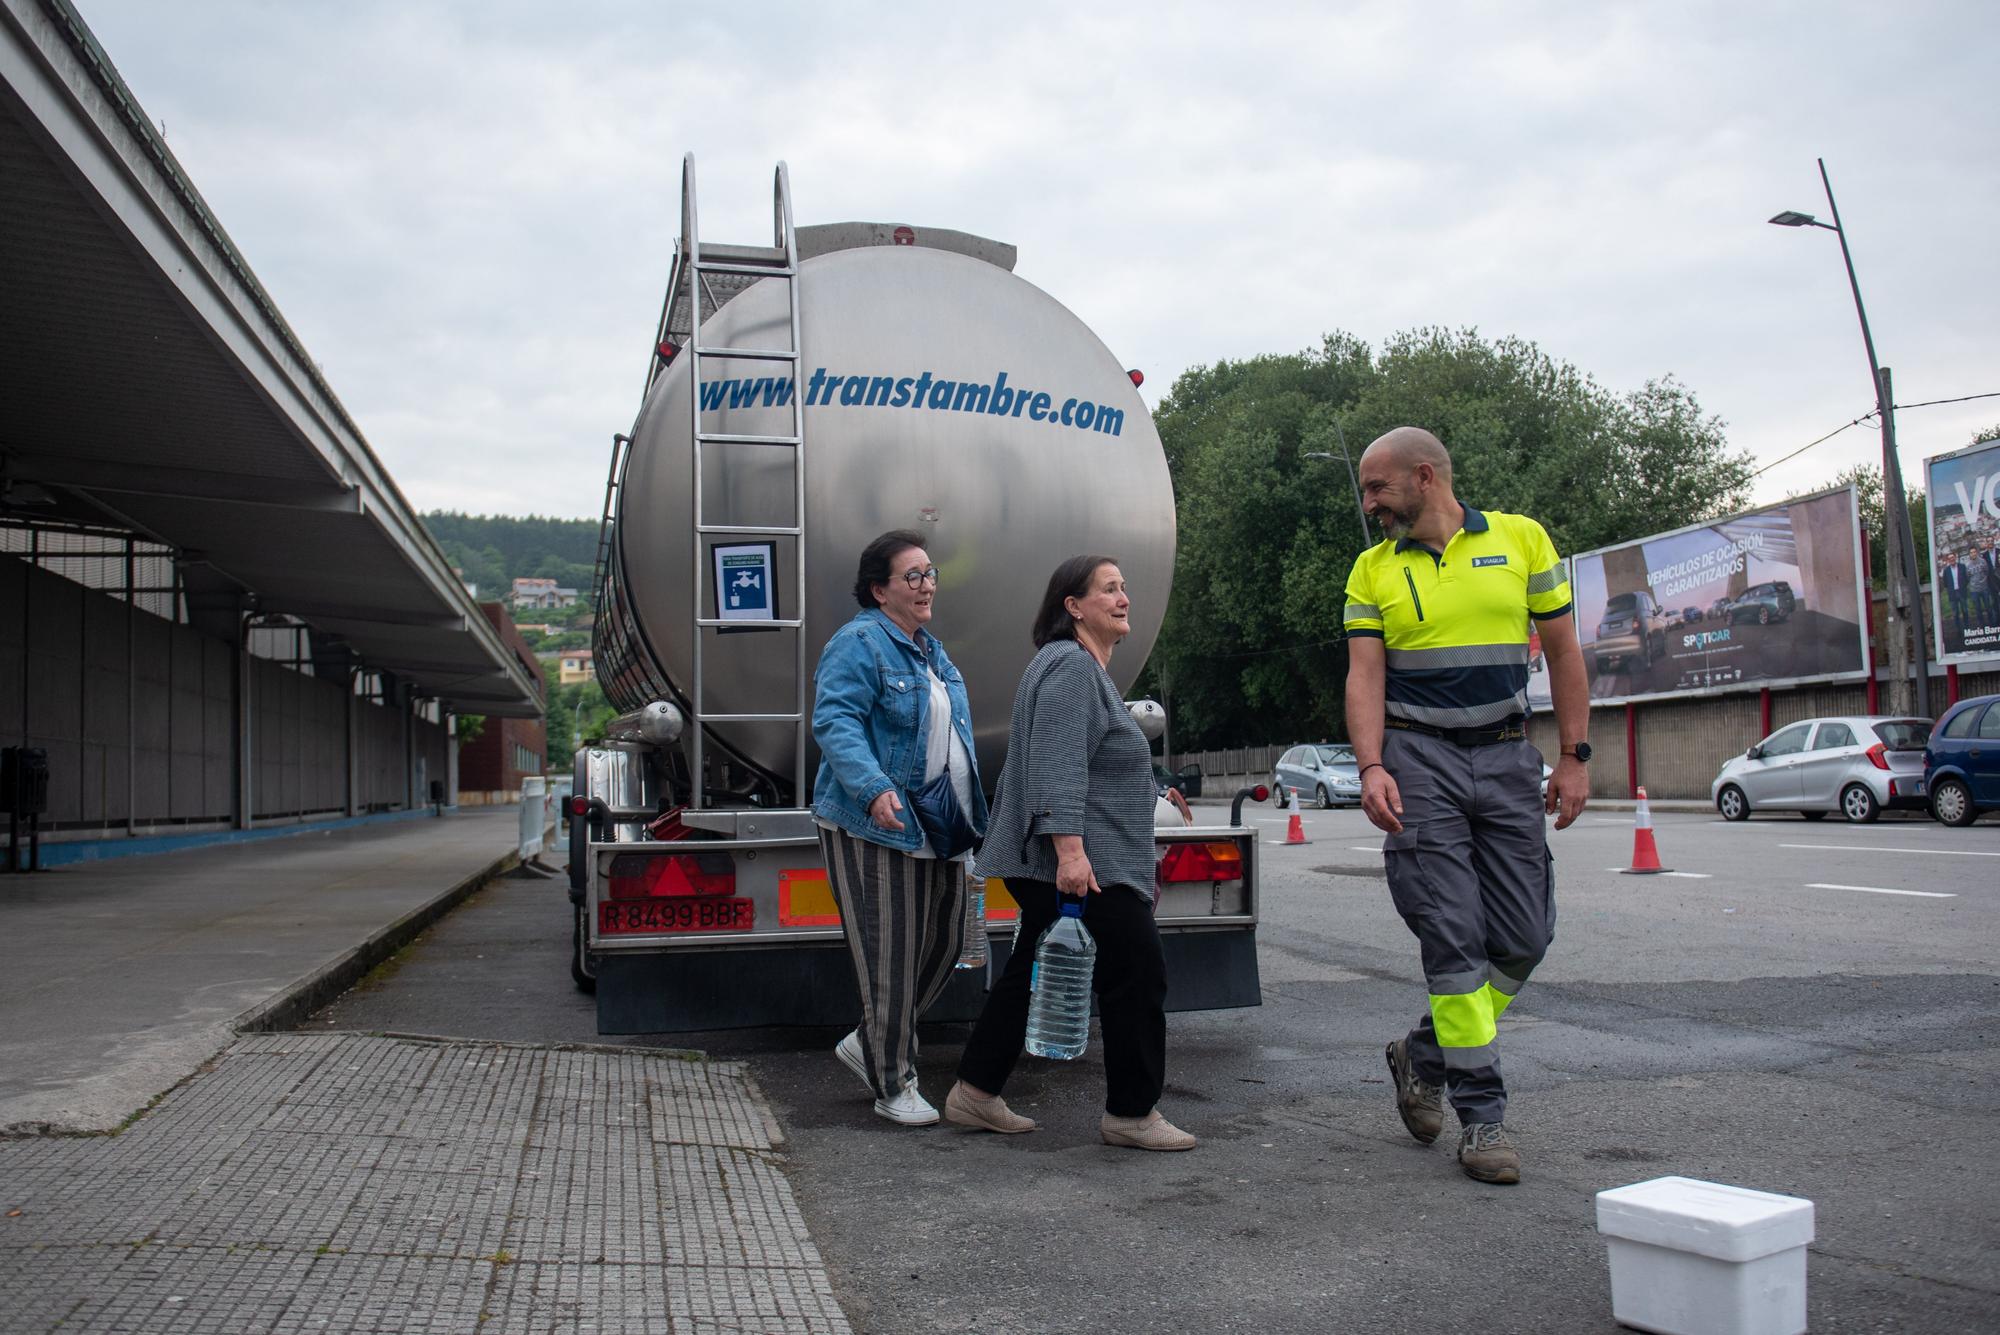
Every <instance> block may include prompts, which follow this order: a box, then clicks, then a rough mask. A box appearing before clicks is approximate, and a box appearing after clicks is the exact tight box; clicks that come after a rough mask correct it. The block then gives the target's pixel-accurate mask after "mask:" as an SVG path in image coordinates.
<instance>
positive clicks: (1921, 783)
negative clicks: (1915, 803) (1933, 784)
mask: <svg viewBox="0 0 2000 1335" xmlns="http://www.w3.org/2000/svg"><path fill="white" fill-rule="evenodd" d="M1916 794H1917V796H1918V797H1922V796H1923V795H1924V781H1923V780H1922V779H1918V780H1917V787H1916Z"/></svg>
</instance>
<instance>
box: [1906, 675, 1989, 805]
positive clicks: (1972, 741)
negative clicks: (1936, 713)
mask: <svg viewBox="0 0 2000 1335" xmlns="http://www.w3.org/2000/svg"><path fill="white" fill-rule="evenodd" d="M1924 791H1926V792H1928V793H1929V794H1930V795H1931V815H1932V816H1933V817H1935V818H1936V819H1938V820H1940V821H1942V822H1944V823H1945V824H1946V825H1970V824H1972V822H1974V821H1976V820H1978V819H1979V817H1980V816H1981V815H1982V814H1983V813H1985V812H1988V811H2000V695H1981V696H1977V697H1975V698H1973V699H1971V700H1960V701H1959V702H1958V703H1957V704H1955V705H1953V706H1952V707H1951V708H1950V709H1949V710H1947V711H1946V712H1945V716H1944V717H1943V718H1941V719H1939V720H1938V725H1937V727H1935V728H1933V729H1931V740H1930V745H1929V746H1926V747H1925V748H1924Z"/></svg>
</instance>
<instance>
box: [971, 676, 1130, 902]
mask: <svg viewBox="0 0 2000 1335" xmlns="http://www.w3.org/2000/svg"><path fill="white" fill-rule="evenodd" d="M1158 798H1159V791H1158V789H1156V788H1155V787H1154V784H1153V755H1152V747H1151V746H1150V744H1148V742H1147V741H1146V736H1145V734H1144V733H1142V732H1140V731H1139V725H1138V724H1137V723H1136V722H1134V721H1133V718H1132V715H1131V714H1130V713H1129V712H1127V710H1126V708H1125V703H1124V701H1122V700H1120V699H1119V698H1118V689H1117V687H1115V686H1113V685H1112V683H1111V678H1110V676H1109V675H1107V674H1106V672H1105V671H1104V669H1103V668H1102V667H1100V666H1099V665H1098V662H1097V660H1096V659H1095V658H1093V657H1091V655H1090V651H1089V650H1087V649H1085V648H1084V647H1083V646H1082V645H1080V644H1078V643H1077V642H1076V641H1075V640H1051V641H1050V642H1049V643H1047V644H1045V645H1043V646H1042V648H1041V651H1040V652H1039V653H1037V654H1036V655H1035V656H1034V658H1033V659H1032V660H1031V661H1030V662H1029V664H1028V670H1027V671H1026V672H1024V673H1022V674H1021V684H1020V686H1019V688H1018V689H1016V691H1015V693H1014V713H1013V718H1012V722H1011V725H1010V726H1009V729H1008V733H1007V763H1006V764H1005V765H1004V766H1002V768H1001V770H1000V785H999V789H998V791H997V792H996V793H995V795H994V798H993V812H992V815H991V817H990V818H989V819H988V821H987V825H986V840H985V842H984V843H983V844H982V845H980V849H979V864H978V865H979V870H980V871H981V872H982V873H984V874H985V875H988V876H1003V877H1004V876H1022V877H1028V878H1030V879H1033V880H1037V881H1051V882H1053V881H1054V880H1055V879H1056V850H1055V841H1054V840H1053V839H1051V838H1049V837H1048V836H1050V835H1057V834H1080V835H1082V836H1083V850H1084V853H1085V854H1086V855H1087V856H1088V857H1089V858H1090V866H1091V870H1092V872H1093V873H1095V874H1096V876H1097V883H1098V885H1100V886H1102V887H1104V888H1106V889H1109V888H1110V887H1112V886H1114V885H1123V886H1130V887H1132V888H1133V889H1135V890H1139V891H1141V892H1143V893H1145V894H1148V895H1150V894H1151V893H1152V890H1153V876H1154V865H1155V855H1154V851H1153V812H1154V804H1155V803H1156V802H1157V800H1158Z"/></svg>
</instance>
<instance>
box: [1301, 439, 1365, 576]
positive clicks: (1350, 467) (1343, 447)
mask: <svg viewBox="0 0 2000 1335" xmlns="http://www.w3.org/2000/svg"><path fill="white" fill-rule="evenodd" d="M1327 420H1328V421H1330V422H1332V423H1333V438H1334V439H1335V440H1337V441H1339V442H1340V454H1339V456H1338V458H1339V459H1340V461H1341V462H1342V463H1344V464H1346V465H1347V480H1348V482H1349V484H1351V485H1352V486H1353V488H1354V512H1355V513H1356V514H1357V515H1359V516H1360V517H1361V541H1362V543H1363V544H1364V545H1366V543H1367V542H1368V510H1367V507H1365V506H1364V505H1362V504H1361V479H1360V478H1359V477H1357V476H1356V475H1355V472H1354V460H1352V459H1350V458H1348V456H1347V433H1346V432H1344V431H1342V430H1341V429H1340V419H1339V418H1338V417H1328V419H1327ZM1305 457H1306V458H1308V459H1332V458H1335V457H1336V456H1334V455H1331V454H1328V453H1327V452H1326V451H1325V450H1308V451H1306V454H1305Z"/></svg>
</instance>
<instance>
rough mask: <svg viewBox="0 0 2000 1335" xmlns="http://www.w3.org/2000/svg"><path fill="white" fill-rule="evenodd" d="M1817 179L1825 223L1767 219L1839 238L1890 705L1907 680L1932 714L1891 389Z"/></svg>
mask: <svg viewBox="0 0 2000 1335" xmlns="http://www.w3.org/2000/svg"><path fill="white" fill-rule="evenodd" d="M1819 179H1820V184H1821V185H1822V186H1824V187H1825V188H1826V205H1827V208H1829V209H1830V210H1832V212H1833V221H1832V222H1830V223H1823V222H1821V221H1820V220H1819V219H1817V218H1815V217H1813V216H1812V215H1811V214H1810V213H1799V212H1796V211H1795V210H1792V209H1787V210H1785V211H1784V212H1783V213H1780V214H1777V215H1776V216H1775V217H1773V218H1772V219H1771V222H1772V223H1773V224H1775V225H1776V226H1779V227H1818V228H1822V229H1824V230H1826V231H1829V232H1832V233H1833V234H1834V235H1835V236H1837V237H1839V238H1840V256H1841V258H1842V259H1843V260H1845V261H1846V263H1847V286H1848V289H1849V290H1850V291H1852V292H1853V293H1854V313H1855V315H1856V316H1857V317H1859V318H1860V321H1861V343H1862V346H1863V347H1865V348H1866V349H1867V350H1868V376H1869V382H1870V383H1871V384H1872V385H1874V387H1875V412H1876V415H1877V416H1879V417H1880V418H1881V419H1882V527H1883V534H1882V537H1883V541H1884V545H1886V546H1887V547H1888V549H1889V550H1888V551H1887V552H1886V553H1884V556H1885V558H1886V560H1887V563H1888V567H1889V635H1888V640H1889V672H1890V677H1891V681H1892V682H1893V685H1894V689H1893V692H1892V694H1891V697H1890V698H1891V700H1892V701H1893V702H1894V703H1893V704H1892V705H1891V708H1893V709H1895V710H1896V712H1897V713H1909V712H1911V710H1910V708H1909V705H1910V704H1911V700H1910V684H1911V682H1912V681H1913V680H1914V682H1915V684H1916V698H1915V712H1916V713H1919V714H1922V715H1923V716H1924V717H1925V718H1929V717H1930V716H1931V684H1930V654H1929V652H1928V650H1929V646H1928V645H1926V644H1925V643H1924V619H1923V611H1922V607H1921V604H1920V602H1919V594H1920V590H1921V587H1922V586H1921V582H1920V579H1919V576H1918V574H1917V540H1916V535H1915V534H1914V533H1912V532H1911V530H1910V508H1909V503H1908V502H1907V501H1906V500H1905V499H1904V495H1903V467H1902V464H1901V463H1900V462H1899V461H1898V460H1897V458H1896V414H1895V395H1894V394H1893V393H1892V392H1891V390H1890V380H1889V371H1888V369H1887V368H1886V367H1884V366H1883V365H1882V364H1881V363H1880V362H1878V361H1876V360H1875V337H1874V335H1872V334H1871V333H1869V332H1868V310H1867V308H1866V307H1864V306H1863V305H1862V304H1861V284H1860V283H1859V282H1858V281H1856V279H1855V277H1854V254H1853V252H1852V251H1850V250H1849V249H1848V248H1847V233H1846V232H1845V231H1844V230H1842V228H1841V226H1840V205H1839V204H1837V203H1835V202H1834V199H1833V182H1832V181H1831V180H1830V179H1828V177H1827V174H1826V159H1825V158H1821V159H1819Z"/></svg>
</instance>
